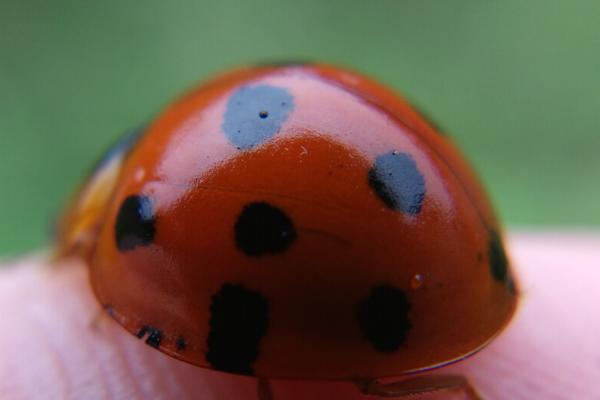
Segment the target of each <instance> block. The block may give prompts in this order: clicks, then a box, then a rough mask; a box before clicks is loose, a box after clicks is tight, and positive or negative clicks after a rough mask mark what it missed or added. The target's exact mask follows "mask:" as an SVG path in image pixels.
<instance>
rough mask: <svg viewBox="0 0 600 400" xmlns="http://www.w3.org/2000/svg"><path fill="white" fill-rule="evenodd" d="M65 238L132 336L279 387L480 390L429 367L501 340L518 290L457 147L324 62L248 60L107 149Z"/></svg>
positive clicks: (490, 215) (377, 90)
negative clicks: (287, 383)
mask: <svg viewBox="0 0 600 400" xmlns="http://www.w3.org/2000/svg"><path fill="white" fill-rule="evenodd" d="M57 242H58V243H57V252H58V255H59V256H60V257H79V258H81V259H83V260H84V261H85V263H86V264H87V265H88V266H89V271H90V276H91V285H92V287H93V291H94V293H95V294H96V296H97V298H98V300H99V302H100V303H101V304H102V306H103V307H104V309H105V310H106V311H107V312H108V313H109V314H110V315H111V316H112V317H113V318H114V319H115V320H116V321H117V322H118V323H120V324H121V325H122V326H123V327H124V328H125V329H127V330H128V331H130V332H131V333H133V334H134V335H137V336H138V337H140V338H143V339H144V340H145V341H146V343H147V344H148V345H150V346H152V347H155V348H157V349H159V350H160V351H162V352H164V353H166V354H168V355H170V356H172V357H175V358H177V359H180V360H183V361H186V362H188V363H191V364H194V365H197V366H200V367H203V368H211V369H215V370H219V371H224V372H229V373H235V374H244V375H252V376H255V377H257V378H258V379H259V385H258V388H259V389H258V393H259V398H261V399H269V398H271V394H270V389H269V384H268V382H269V381H268V380H269V379H273V378H289V379H303V380H312V379H314V380H317V379H319V380H321V379H326V380H348V381H353V382H356V384H357V386H358V388H359V389H360V390H361V391H362V392H363V393H365V394H370V395H380V396H395V395H398V396H400V395H405V394H414V393H421V392H427V391H433V390H443V389H460V390H463V391H464V392H465V393H466V394H467V395H468V396H470V398H472V399H476V398H479V397H478V394H477V392H476V390H475V389H474V388H473V387H472V386H471V385H470V384H469V382H468V380H467V379H466V378H464V377H462V376H453V375H435V376H431V375H424V374H422V372H425V371H427V370H431V369H433V368H436V367H440V366H443V365H446V364H449V363H452V362H455V361H458V360H460V359H462V358H464V357H467V356H469V355H471V354H473V353H474V352H476V351H478V350H479V349H481V348H482V347H484V346H485V345H486V344H488V343H489V342H490V341H491V340H492V339H493V338H494V337H495V336H496V335H498V333H499V332H500V331H501V330H502V329H503V328H504V327H505V326H506V325H507V323H508V322H509V320H510V319H511V317H512V315H513V313H514V312H515V307H516V304H517V299H518V295H517V286H516V284H515V282H514V279H513V277H512V275H511V271H510V267H509V260H508V257H507V254H506V253H505V250H504V247H503V244H502V232H501V229H500V226H499V223H498V220H497V218H496V216H495V215H494V211H493V209H492V207H491V205H490V202H489V200H488V198H487V195H486V193H485V191H484V190H483V189H482V186H481V185H480V184H479V182H478V180H477V178H476V176H475V175H474V173H473V172H472V170H471V168H470V167H469V165H468V164H467V162H466V161H465V160H464V158H463V157H462V155H461V154H460V153H459V152H458V151H457V149H456V148H455V147H454V145H453V144H452V142H451V140H450V139H449V138H448V137H446V136H444V135H442V134H440V132H439V131H438V130H437V129H436V128H435V127H434V126H433V125H432V124H431V123H429V122H427V120H425V119H424V118H423V116H421V115H420V113H419V112H417V111H416V110H415V108H414V107H412V106H411V105H410V104H408V103H407V102H406V101H405V100H404V99H403V98H401V97H399V96H398V95H397V94H395V93H394V92H392V91H390V90H389V89H387V88H386V87H384V86H382V85H380V84H379V83H377V82H374V81H373V80H370V79H368V78H366V77H364V76H361V75H359V74H357V73H354V72H351V71H348V70H344V69H340V68H337V67H333V66H330V65H322V64H289V65H285V64H282V65H265V66H259V67H247V68H241V69H238V70H235V71H233V72H228V73H225V74H222V75H219V76H217V77H216V78H214V79H212V80H210V81H208V82H207V83H204V84H203V85H202V86H200V87H198V88H197V89H194V90H192V91H191V92H189V93H187V94H186V95H185V96H183V97H182V98H181V99H179V100H178V101H176V102H175V103H174V104H172V105H171V106H169V107H168V108H167V109H166V110H165V111H164V112H163V113H162V114H161V115H159V116H158V117H157V118H155V119H154V120H153V121H152V122H151V123H150V124H148V125H146V126H145V127H144V128H142V129H140V130H138V131H136V132H134V133H132V134H130V135H128V136H126V137H125V138H124V139H123V140H122V141H121V142H119V143H118V144H117V145H116V146H115V147H114V148H113V149H112V150H111V151H109V152H108V154H107V155H106V156H105V157H104V158H103V160H102V161H101V162H100V163H99V165H98V166H97V168H96V169H95V171H94V172H93V173H92V174H91V176H90V177H89V179H88V180H87V182H86V183H85V184H84V185H83V186H82V187H81V188H80V190H79V192H78V193H77V195H76V196H75V199H74V200H73V201H72V203H71V204H70V206H69V208H68V210H67V212H66V213H65V214H64V216H63V218H62V221H61V223H60V224H59V228H58V240H57ZM409 373H410V374H411V376H410V377H408V378H407V379H404V380H399V381H398V382H393V383H385V384H384V383H381V382H379V381H378V379H380V378H385V377H397V376H402V375H405V374H409ZM415 373H418V374H417V375H414V374H415Z"/></svg>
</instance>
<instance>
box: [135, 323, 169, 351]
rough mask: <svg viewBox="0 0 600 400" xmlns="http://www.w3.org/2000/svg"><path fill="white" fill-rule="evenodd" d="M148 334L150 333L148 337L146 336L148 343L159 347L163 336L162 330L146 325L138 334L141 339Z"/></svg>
mask: <svg viewBox="0 0 600 400" xmlns="http://www.w3.org/2000/svg"><path fill="white" fill-rule="evenodd" d="M146 334H148V337H147V338H146V344H147V345H149V346H152V347H154V348H158V346H160V342H161V340H162V338H163V334H162V332H161V331H160V330H158V329H156V328H154V327H151V326H147V325H144V326H142V327H141V328H140V330H139V331H138V333H137V335H136V336H137V337H138V338H139V339H142V338H143V337H144V336H145V335H146Z"/></svg>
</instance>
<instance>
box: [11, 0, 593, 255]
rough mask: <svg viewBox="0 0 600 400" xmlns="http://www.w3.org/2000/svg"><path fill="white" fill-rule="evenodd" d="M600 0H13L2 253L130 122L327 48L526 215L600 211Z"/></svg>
mask: <svg viewBox="0 0 600 400" xmlns="http://www.w3.org/2000/svg"><path fill="white" fill-rule="evenodd" d="M599 24H600V2H598V1H592V0H590V1H551V0H527V1H523V0H512V1H506V0H504V1H501V2H492V1H483V0H472V1H422V0H414V1H400V0H396V1H391V0H388V1H384V0H379V1H371V2H366V1H327V0H312V1H309V0H296V1H276V0H270V1H267V0H262V1H235V2H232V1H214V2H202V1H171V2H166V1H158V0H156V1H145V2H142V1H133V0H125V1H124V0H118V1H102V2H100V1H97V2H84V1H67V0H55V1H52V2H50V1H28V0H1V1H0V182H1V185H2V188H1V189H0V194H1V195H0V221H1V222H0V255H8V254H16V253H18V252H22V251H24V250H27V249H32V248H35V247H38V246H41V245H42V244H44V243H47V242H48V238H49V231H50V229H49V225H50V222H51V220H52V219H53V217H54V215H55V214H56V213H57V211H58V210H59V209H60V206H61V204H62V203H63V202H64V200H65V198H66V197H67V196H68V194H69V193H70V192H71V191H72V189H73V188H74V187H75V185H76V184H77V182H78V181H79V180H80V179H81V178H82V177H83V176H84V175H85V173H86V171H87V170H88V169H89V167H90V165H91V163H93V161H94V160H96V159H97V157H98V155H99V153H100V152H101V151H102V150H103V149H105V148H106V147H107V146H108V145H109V143H110V142H112V141H114V140H115V139H116V138H117V137H118V136H119V135H120V134H121V133H122V132H124V131H126V130H128V129H130V128H132V127H136V126H138V125H139V124H140V123H142V122H143V121H146V120H147V119H148V118H149V117H150V116H151V115H152V114H153V113H155V112H157V111H158V110H160V108H161V107H162V106H164V105H165V104H166V103H168V102H169V101H170V100H171V99H173V97H175V96H177V95H178V94H179V93H181V91H183V90H185V89H186V88H189V86H190V85H192V84H194V83H195V82H197V81H198V80H202V79H204V78H206V77H208V76H209V75H210V74H212V73H214V72H218V71H221V70H223V69H225V68H228V67H231V66H235V65H236V64H241V63H254V62H262V61H265V60H279V59H283V60H288V59H293V60H294V59H309V60H326V61H329V62H333V63H338V64H341V65H345V66H349V67H352V68H354V69H358V70H360V71H363V72H365V73H367V74H369V75H372V76H374V77H376V78H378V79H380V80H382V81H384V82H386V83H388V84H389V85H391V86H392V87H394V88H397V89H398V90H401V91H402V92H403V93H404V94H405V95H406V96H408V97H409V98H410V99H412V100H413V101H414V102H415V103H416V104H417V105H419V106H420V107H421V108H422V109H424V110H426V111H427V113H428V114H429V115H430V116H432V117H433V119H434V120H437V122H438V124H439V125H440V126H442V127H443V128H444V129H445V130H446V131H447V132H448V133H449V134H450V135H452V136H453V137H454V138H455V140H456V141H457V142H458V144H459V145H460V146H461V147H462V148H463V149H464V151H465V152H466V153H467V155H468V156H469V158H470V159H471V160H472V162H473V163H474V164H475V166H476V168H477V169H478V170H479V172H480V174H481V175H482V177H483V179H484V181H485V182H486V184H487V186H488V188H489V189H490V191H491V192H492V196H493V198H494V200H495V203H496V205H497V207H498V209H499V212H500V214H501V216H502V217H503V219H504V220H505V221H506V222H507V223H508V224H510V225H513V226H514V225H520V226H522V225H526V226H531V225H535V226H538V227H540V228H545V227H553V226H557V225H560V226H573V225H577V226H581V225H585V226H592V225H594V226H597V225H598V224H599V223H600V212H599V211H598V207H599V204H600V182H599V179H598V178H599V176H600V175H599V172H600V157H599V156H598V150H600V135H599V128H600V112H599V110H600V90H599V89H600V87H599V86H600V85H599V82H600V80H599V78H598V73H599V72H600V29H599V26H600V25H599Z"/></svg>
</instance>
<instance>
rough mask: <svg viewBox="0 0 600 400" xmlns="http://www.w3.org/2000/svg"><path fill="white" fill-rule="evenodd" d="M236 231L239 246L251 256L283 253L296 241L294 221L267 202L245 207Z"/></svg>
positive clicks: (238, 220)
mask: <svg viewBox="0 0 600 400" xmlns="http://www.w3.org/2000/svg"><path fill="white" fill-rule="evenodd" d="M234 230H235V242H236V244H237V247H238V248H239V249H240V250H241V251H243V252H244V253H246V254H247V255H249V256H261V255H264V254H267V253H273V254H275V253H282V252H284V251H285V250H287V248H288V247H290V245H291V244H292V243H293V242H294V241H295V240H296V230H295V228H294V224H293V223H292V220H291V219H290V218H289V217H288V216H287V215H286V214H285V213H284V212H283V211H282V210H280V209H279V208H277V207H274V206H272V205H270V204H269V203H265V202H257V203H250V204H248V205H246V206H245V207H244V209H243V210H242V212H241V214H240V215H239V217H238V219H237V221H236V223H235V227H234Z"/></svg>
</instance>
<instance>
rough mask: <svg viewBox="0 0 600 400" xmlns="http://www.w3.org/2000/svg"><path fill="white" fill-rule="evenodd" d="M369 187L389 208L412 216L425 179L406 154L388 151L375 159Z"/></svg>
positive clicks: (417, 208) (419, 203)
mask: <svg viewBox="0 0 600 400" xmlns="http://www.w3.org/2000/svg"><path fill="white" fill-rule="evenodd" d="M369 185H370V186H371V188H372V189H373V190H374V191H375V194H377V196H378V197H379V198H380V199H381V200H382V201H383V202H384V203H385V205H387V206H388V207H389V208H391V209H394V210H397V211H402V212H405V213H407V214H411V215H416V214H418V213H419V212H420V211H421V207H422V206H423V200H424V199H425V178H423V175H421V172H419V170H418V169H417V164H416V163H415V161H414V160H413V159H412V157H411V156H410V155H409V154H407V153H399V152H397V151H392V152H390V153H386V154H382V155H380V156H378V157H377V158H376V159H375V163H374V164H373V166H372V167H371V169H370V170H369Z"/></svg>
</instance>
